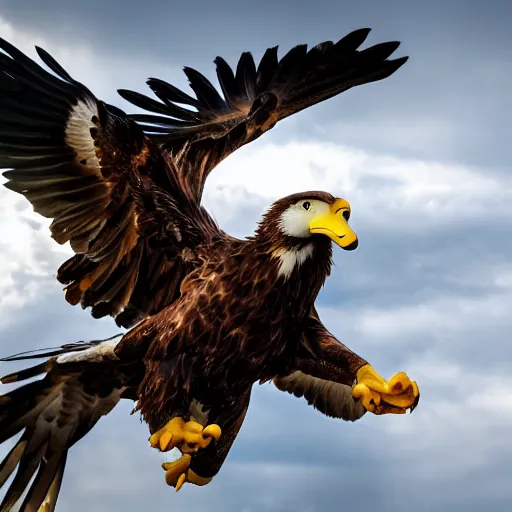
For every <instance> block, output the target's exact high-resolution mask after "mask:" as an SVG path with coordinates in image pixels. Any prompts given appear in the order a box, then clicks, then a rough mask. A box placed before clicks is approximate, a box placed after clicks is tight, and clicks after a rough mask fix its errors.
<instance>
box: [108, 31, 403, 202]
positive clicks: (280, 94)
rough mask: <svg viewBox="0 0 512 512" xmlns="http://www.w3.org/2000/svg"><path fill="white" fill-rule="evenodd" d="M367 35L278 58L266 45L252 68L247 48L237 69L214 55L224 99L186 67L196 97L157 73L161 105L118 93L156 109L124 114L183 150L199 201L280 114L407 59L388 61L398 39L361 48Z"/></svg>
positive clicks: (169, 147) (154, 83) (175, 150)
mask: <svg viewBox="0 0 512 512" xmlns="http://www.w3.org/2000/svg"><path fill="white" fill-rule="evenodd" d="M369 33H370V30H369V29H360V30H356V31H354V32H351V33H350V34H348V35H347V36H345V37H343V38H342V39H340V40H339V41H338V42H337V43H332V42H331V41H325V42H323V43H320V44H318V45H316V46H314V47H313V48H311V49H310V50H309V51H308V50H307V47H306V45H298V46H296V47H295V48H292V49H291V50H290V51H289V52H288V53H286V54H285V55H284V56H283V57H282V58H281V59H280V60H279V58H278V54H277V47H273V48H269V49H267V51H266V52H265V54H264V55H263V57H262V59H261V61H260V62H259V64H258V66H256V63H255V62H254V59H253V57H252V55H251V54H250V53H249V52H245V53H243V54H242V55H241V57H240V59H239V61H238V64H237V67H236V71H235V72H233V70H232V69H231V67H230V66H229V65H228V63H227V62H226V61H225V60H224V59H223V58H222V57H217V58H216V59H215V61H214V62H215V64H216V70H217V78H218V81H219V85H220V88H221V90H222V94H223V95H222V96H221V95H220V94H219V92H217V90H216V89H215V87H214V86H213V85H212V84H211V83H210V81H209V80H208V79H207V78H206V77H205V76H204V75H202V74H201V73H200V72H199V71H196V70H194V69H192V68H190V67H185V68H184V71H185V74H186V75H187V78H188V80H189V84H190V87H191V89H192V90H193V91H194V93H195V95H196V98H193V97H191V96H189V95H188V94H186V93H184V92H182V91H180V90H179V89H177V88H176V87H174V86H173V85H171V84H169V83H167V82H164V81H163V80H160V79H156V78H150V79H149V80H148V81H147V83H148V85H149V87H150V88H151V89H152V90H153V92H154V94H155V96H156V97H157V98H158V99H159V100H161V101H160V102H159V101H156V100H154V99H151V98H149V97H147V96H144V95H142V94H140V93H136V92H133V91H128V90H125V89H120V90H119V91H118V92H119V94H120V95H121V96H122V97H123V98H124V99H126V100H128V101H130V102H131V103H133V104H134V105H136V106H138V107H140V108H142V109H145V110H147V111H149V112H154V114H133V115H131V116H130V117H131V118H132V119H134V120H136V121H137V122H139V123H140V124H141V126H142V128H143V129H144V131H145V133H146V134H148V136H149V138H150V139H151V140H152V141H153V142H155V143H157V144H158V145H159V146H160V147H162V148H164V149H165V150H166V151H168V152H170V153H171V154H172V155H177V154H181V160H180V161H181V165H180V166H179V172H180V173H182V174H183V177H184V180H185V181H187V184H188V185H187V188H190V190H191V191H192V193H193V195H194V197H195V198H196V199H197V200H198V201H199V200H200V198H201V195H202V190H203V186H204V183H205V181H206V178H207V177H208V175H209V173H210V172H211V171H212V170H213V169H214V168H215V166H216V165H217V164H218V163H219V162H221V161H222V160H223V159H224V158H226V157H227V156H229V155H230V154H231V153H233V152H234V151H235V150H236V149H238V148H239V147H241V146H243V145H244V144H247V143H248V142H251V141H253V140H255V139H256V138H258V137H260V136H261V135H262V134H263V133H265V132H266V131H268V130H270V129H271V128H272V127H274V126H275V124H276V123H277V122H279V121H280V120H281V119H284V118H286V117H288V116H290V115H292V114H295V113H297V112H300V111H301V110H303V109H305V108H308V107H310V106H312V105H315V104H316V103H319V102H321V101H325V100H327V99H329V98H332V97H334V96H336V95H338V94H340V93H342V92H344V91H347V90H348V89H350V88H352V87H356V86H358V85H363V84H366V83H370V82H374V81H378V80H383V79H385V78H387V77H389V76H390V75H392V74H393V73H394V72H395V71H397V70H398V69H399V68H400V67H401V66H402V65H403V64H404V63H405V62H406V61H407V59H408V58H407V57H400V58H397V59H392V60H390V59H389V57H390V56H391V55H392V54H393V53H394V52H395V50H397V48H398V46H399V43H398V42H385V43H380V44H376V45H374V46H371V47H369V48H366V49H364V50H360V49H359V47H360V46H361V45H362V44H363V43H364V41H365V40H366V38H367V37H368V34H369ZM182 105H186V106H187V107H189V108H183V107H182Z"/></svg>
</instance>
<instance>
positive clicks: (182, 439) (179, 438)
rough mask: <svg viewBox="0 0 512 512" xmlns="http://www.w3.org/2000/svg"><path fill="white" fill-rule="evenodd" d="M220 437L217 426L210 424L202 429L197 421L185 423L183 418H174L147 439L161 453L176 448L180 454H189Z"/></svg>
mask: <svg viewBox="0 0 512 512" xmlns="http://www.w3.org/2000/svg"><path fill="white" fill-rule="evenodd" d="M220 436H221V429H220V427H219V426H218V425H215V424H212V425H208V426H206V427H203V425H201V423H198V422H197V421H194V420H191V421H187V422H185V420H184V419H183V418H180V417H176V418H173V419H172V420H171V421H169V423H167V425H165V426H164V427H163V428H161V429H160V430H158V431H157V432H155V433H154V434H153V435H152V436H151V437H150V438H149V443H150V444H151V446H152V447H153V448H159V449H160V450H161V451H162V452H167V451H169V450H172V449H173V448H178V449H179V450H180V452H181V453H183V454H189V453H195V452H197V451H198V450H199V449H201V448H206V447H207V446H208V445H209V444H210V443H211V442H212V440H213V439H214V440H218V439H219V438H220Z"/></svg>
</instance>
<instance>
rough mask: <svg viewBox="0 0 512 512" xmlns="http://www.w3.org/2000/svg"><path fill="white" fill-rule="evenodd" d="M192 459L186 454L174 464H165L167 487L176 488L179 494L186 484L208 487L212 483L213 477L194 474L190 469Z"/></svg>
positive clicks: (163, 465)
mask: <svg viewBox="0 0 512 512" xmlns="http://www.w3.org/2000/svg"><path fill="white" fill-rule="evenodd" d="M191 460H192V457H191V456H190V455H189V454H188V453H185V454H184V455H182V456H181V458H180V459H178V460H176V461H174V462H164V463H163V464H162V468H163V469H164V470H165V481H166V482H167V485H170V486H171V487H174V488H175V489H176V492H178V491H179V490H180V489H181V487H182V486H183V484H184V483H185V482H189V483H191V484H194V485H206V484H208V483H210V482H211V481H212V479H213V477H210V478H204V477H202V476H199V475H198V474H196V473H194V471H192V470H191V469H190V462H191Z"/></svg>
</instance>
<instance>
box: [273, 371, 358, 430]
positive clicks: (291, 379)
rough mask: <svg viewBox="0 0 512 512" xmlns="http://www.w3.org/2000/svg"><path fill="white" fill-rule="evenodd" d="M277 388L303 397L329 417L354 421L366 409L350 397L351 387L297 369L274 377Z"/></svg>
mask: <svg viewBox="0 0 512 512" xmlns="http://www.w3.org/2000/svg"><path fill="white" fill-rule="evenodd" d="M274 384H275V386H276V387H277V389H279V390H281V391H287V392H288V393H290V394H292V395H295V396H296V397H298V398H302V397H304V398H305V399H306V400H307V402H308V404H309V405H312V406H313V407H314V408H315V409H317V410H318V411H320V412H321V413H322V414H325V415H326V416H330V417H331V418H340V419H343V420H345V421H356V420H358V419H359V418H361V417H362V416H363V415H364V414H365V412H366V409H365V408H364V407H363V406H362V405H361V404H360V403H359V402H357V401H355V400H354V398H353V397H352V388H351V387H350V386H347V385H346V384H339V383H337V382H332V381H329V380H325V379H320V378H318V377H313V376H312V375H307V374H305V373H302V372H301V371H299V370H297V371H295V372H293V373H292V374H290V375H287V376H286V377H276V378H275V379H274Z"/></svg>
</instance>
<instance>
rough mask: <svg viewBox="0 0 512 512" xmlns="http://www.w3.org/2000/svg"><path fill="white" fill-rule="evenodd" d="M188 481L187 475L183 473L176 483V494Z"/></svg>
mask: <svg viewBox="0 0 512 512" xmlns="http://www.w3.org/2000/svg"><path fill="white" fill-rule="evenodd" d="M186 479H187V475H186V474H185V473H181V475H180V477H179V478H178V482H177V483H176V492H178V491H179V490H180V489H181V487H182V486H183V484H184V483H185V480H186Z"/></svg>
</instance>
